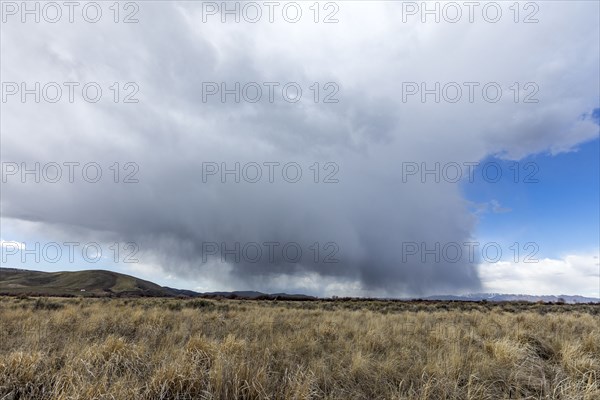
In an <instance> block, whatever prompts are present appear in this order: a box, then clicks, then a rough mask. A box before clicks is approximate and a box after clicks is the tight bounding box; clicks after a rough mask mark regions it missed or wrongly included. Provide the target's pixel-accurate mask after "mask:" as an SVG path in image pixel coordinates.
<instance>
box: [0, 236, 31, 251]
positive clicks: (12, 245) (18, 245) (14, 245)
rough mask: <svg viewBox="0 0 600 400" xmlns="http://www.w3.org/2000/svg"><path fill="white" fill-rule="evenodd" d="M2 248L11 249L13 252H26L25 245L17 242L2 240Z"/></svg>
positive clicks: (0, 244)
mask: <svg viewBox="0 0 600 400" xmlns="http://www.w3.org/2000/svg"><path fill="white" fill-rule="evenodd" d="M0 247H4V248H10V249H12V250H19V251H21V250H25V243H23V242H17V241H15V240H2V239H0Z"/></svg>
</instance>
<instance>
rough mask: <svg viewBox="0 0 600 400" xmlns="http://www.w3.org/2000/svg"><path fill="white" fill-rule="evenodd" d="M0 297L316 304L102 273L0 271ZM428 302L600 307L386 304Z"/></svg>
mask: <svg viewBox="0 0 600 400" xmlns="http://www.w3.org/2000/svg"><path fill="white" fill-rule="evenodd" d="M0 295H40V296H102V297H104V296H111V297H206V298H229V299H248V300H263V299H264V300H275V299H278V300H299V301H302V300H318V298H317V297H314V296H308V295H304V294H288V293H262V292H257V291H233V292H206V293H199V292H195V291H193V290H183V289H174V288H170V287H167V286H160V285H157V284H156V283H153V282H150V281H146V280H143V279H139V278H136V277H133V276H130V275H125V274H121V273H118V272H113V271H106V270H84V271H63V272H42V271H31V270H26V269H17V268H0ZM418 299H422V300H432V301H436V300H437V301H483V300H485V301H493V302H507V301H526V302H540V301H543V302H546V303H560V302H564V303H568V304H577V303H600V298H591V297H583V296H569V295H560V296H554V295H548V296H535V295H525V294H501V293H475V294H466V295H461V296H455V295H436V296H428V297H420V298H406V299H389V300H418Z"/></svg>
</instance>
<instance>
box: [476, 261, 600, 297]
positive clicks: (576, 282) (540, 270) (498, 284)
mask: <svg viewBox="0 0 600 400" xmlns="http://www.w3.org/2000/svg"><path fill="white" fill-rule="evenodd" d="M479 272H480V276H481V279H482V283H483V287H484V290H485V291H486V292H492V293H511V294H532V295H559V294H566V295H576V294H578V295H582V296H590V297H600V267H599V264H598V253H596V254H577V255H575V254H573V255H567V256H565V257H563V258H561V259H550V258H544V259H541V260H539V262H537V263H514V262H511V261H501V262H497V263H484V264H481V265H480V266H479Z"/></svg>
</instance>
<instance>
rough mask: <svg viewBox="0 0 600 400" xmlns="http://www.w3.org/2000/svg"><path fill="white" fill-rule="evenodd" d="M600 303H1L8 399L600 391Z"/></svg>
mask: <svg viewBox="0 0 600 400" xmlns="http://www.w3.org/2000/svg"><path fill="white" fill-rule="evenodd" d="M599 318H600V305H583V304H582V305H558V304H557V305H547V304H524V303H503V304H490V303H442V302H386V301H312V302H281V301H249V300H206V299H162V298H147V299H108V298H106V299H95V298H68V299H59V298H28V297H21V298H17V297H0V399H2V400H6V399H94V398H98V399H236V398H242V399H313V398H314V399H365V400H367V399H368V400H370V399H493V400H496V399H584V400H592V399H599V398H600V323H599Z"/></svg>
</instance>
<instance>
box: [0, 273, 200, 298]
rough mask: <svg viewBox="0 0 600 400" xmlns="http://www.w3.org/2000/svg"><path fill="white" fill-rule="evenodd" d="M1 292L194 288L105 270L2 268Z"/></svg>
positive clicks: (169, 292)
mask: <svg viewBox="0 0 600 400" xmlns="http://www.w3.org/2000/svg"><path fill="white" fill-rule="evenodd" d="M0 294H32V295H46V296H65V295H67V296H68V295H77V296H110V295H117V296H132V297H133V296H152V297H165V296H167V297H171V296H180V295H184V296H185V295H191V294H195V292H189V291H185V290H177V289H171V288H168V287H164V286H159V285H157V284H155V283H152V282H149V281H145V280H143V279H138V278H135V277H133V276H130V275H125V274H120V273H117V272H112V271H104V270H87V271H73V272H71V271H66V272H41V271H30V270H23V269H15V268H0Z"/></svg>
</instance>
